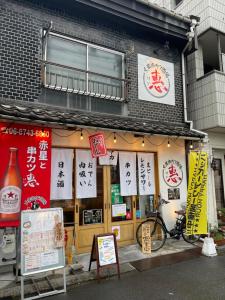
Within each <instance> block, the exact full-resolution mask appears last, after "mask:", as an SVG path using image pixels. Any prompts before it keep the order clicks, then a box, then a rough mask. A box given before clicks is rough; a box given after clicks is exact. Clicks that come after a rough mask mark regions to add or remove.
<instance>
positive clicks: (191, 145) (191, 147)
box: [189, 141, 193, 149]
mask: <svg viewBox="0 0 225 300" xmlns="http://www.w3.org/2000/svg"><path fill="white" fill-rule="evenodd" d="M189 148H190V149H193V142H192V141H191V143H190V146H189Z"/></svg>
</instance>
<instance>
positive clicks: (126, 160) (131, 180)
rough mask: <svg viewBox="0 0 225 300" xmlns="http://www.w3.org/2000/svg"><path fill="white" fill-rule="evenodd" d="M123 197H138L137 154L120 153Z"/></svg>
mask: <svg viewBox="0 0 225 300" xmlns="http://www.w3.org/2000/svg"><path fill="white" fill-rule="evenodd" d="M119 162H120V191H121V196H132V195H137V179H136V152H120V153H119Z"/></svg>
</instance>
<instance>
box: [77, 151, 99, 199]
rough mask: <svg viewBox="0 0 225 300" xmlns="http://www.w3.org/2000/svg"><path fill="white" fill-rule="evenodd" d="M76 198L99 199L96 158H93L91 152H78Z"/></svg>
mask: <svg viewBox="0 0 225 300" xmlns="http://www.w3.org/2000/svg"><path fill="white" fill-rule="evenodd" d="M76 197H77V198H78V199H83V198H95V197H97V189H96V158H92V156H91V152H90V151H89V150H78V149H77V150H76Z"/></svg>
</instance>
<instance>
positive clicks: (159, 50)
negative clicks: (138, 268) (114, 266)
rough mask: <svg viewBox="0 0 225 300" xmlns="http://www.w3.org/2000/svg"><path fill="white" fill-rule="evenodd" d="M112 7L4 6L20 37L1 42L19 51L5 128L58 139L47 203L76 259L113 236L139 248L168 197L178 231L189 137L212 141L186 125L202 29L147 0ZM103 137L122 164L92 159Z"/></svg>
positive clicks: (5, 91)
mask: <svg viewBox="0 0 225 300" xmlns="http://www.w3.org/2000/svg"><path fill="white" fill-rule="evenodd" d="M59 2H60V1H59ZM103 2H104V1H101V0H99V1H95V3H93V1H88V0H87V1H70V0H67V1H65V2H64V3H63V5H62V3H58V2H57V4H52V1H37V2H36V1H29V0H28V1H21V2H17V1H13V0H12V1H11V0H10V1H6V0H3V2H2V3H1V6H0V8H1V11H2V13H3V14H4V16H5V18H4V24H3V25H4V26H5V27H7V28H8V27H9V24H8V22H9V21H10V26H11V27H12V28H13V30H12V32H11V31H4V32H3V33H2V34H3V40H4V41H8V40H10V43H8V42H7V43H4V45H3V46H4V52H3V53H4V55H3V57H2V61H3V63H2V64H3V67H4V68H3V71H2V75H3V80H2V90H1V100H0V118H1V119H0V120H1V122H3V123H5V124H6V127H7V128H9V133H10V134H11V137H13V136H14V134H15V135H20V131H18V134H17V131H16V133H15V132H14V131H12V128H14V125H17V124H29V125H32V126H37V127H38V128H39V131H38V132H40V133H41V134H42V132H45V130H46V128H48V129H49V130H50V131H51V175H50V179H49V189H50V190H51V191H50V197H49V199H48V201H49V202H50V207H62V208H63V210H64V223H65V226H66V236H67V254H68V253H69V251H71V245H72V244H74V243H75V246H76V250H77V252H78V253H84V252H89V251H90V249H91V244H92V240H93V236H94V235H95V234H101V233H106V232H112V231H114V232H116V233H117V235H118V244H119V246H123V245H128V244H133V243H136V236H135V234H136V228H137V226H138V224H139V223H140V222H141V220H143V219H144V218H146V216H147V214H148V212H149V211H152V210H153V209H154V207H155V206H156V205H157V201H158V195H159V194H160V195H161V197H162V198H164V199H166V200H169V201H170V203H169V204H167V205H166V206H164V207H163V208H162V212H163V217H164V218H165V221H166V223H167V225H168V227H169V228H170V227H172V226H173V224H174V220H175V213H174V211H175V210H176V209H179V208H180V207H181V204H182V203H183V202H185V201H186V195H187V164H186V155H187V149H186V140H191V141H192V140H193V141H194V140H197V141H198V140H200V139H202V138H203V137H204V134H202V133H201V132H197V131H194V130H192V128H191V127H190V124H189V123H187V122H185V118H184V107H185V105H184V99H183V90H182V80H183V79H182V59H181V54H182V50H183V48H184V46H185V44H186V43H187V32H188V31H189V30H190V24H191V20H189V19H188V18H183V17H182V18H181V17H179V16H174V15H173V14H171V13H170V12H167V11H166V10H163V11H162V10H158V8H157V6H156V7H155V8H154V7H152V6H151V7H148V6H146V5H144V4H142V3H140V2H139V1H136V0H132V1H125V2H124V3H123V4H121V3H120V1H118V2H117V1H113V4H112V5H113V9H112V7H109V6H108V5H107V4H105V3H103ZM131 2H132V3H131ZM131 4H132V5H131ZM56 6H57V7H56ZM62 12H63V13H62ZM14 14H15V16H16V17H13V18H12V16H14ZM149 14H151V18H150V17H149ZM159 15H160V16H161V17H159ZM88 16H89V17H88ZM90 16H91V17H90ZM165 19H166V22H165V21H163V20H165ZM24 20H26V22H25V23H26V26H25V27H24ZM11 27H10V28H11ZM165 28H166V31H165ZM18 36H20V39H19V41H18V40H17V37H18ZM24 44H26V45H28V46H27V47H24ZM9 55H10V58H11V60H10V62H9V61H8V57H9ZM11 61H13V63H11ZM16 74H17V75H16ZM22 132H23V131H22ZM96 133H102V134H103V137H104V140H105V146H106V149H107V151H109V155H110V156H113V157H114V158H113V159H112V157H111V158H110V159H108V160H109V161H107V159H106V158H104V157H102V158H101V159H100V158H97V159H95V160H93V159H92V158H91V155H90V143H89V137H90V136H92V135H93V134H96ZM17 138H18V137H17ZM34 138H35V136H34ZM112 151H113V153H112ZM112 154H113V155H112ZM60 155H62V158H63V159H64V161H63V160H62V158H61V156H60ZM87 166H90V168H94V170H92V169H85V168H86V167H87ZM64 167H66V168H67V174H65V173H64ZM32 168H33V166H31V169H32ZM82 168H84V170H83V169H82ZM85 172H86V173H85ZM65 175H67V179H65V178H64V177H65ZM144 175H145V176H146V177H148V180H146V177H145V176H144ZM88 176H89V177H88ZM87 177H88V178H89V179H88V180H90V182H89V181H87V180H85V179H86V178H87ZM128 177H129V178H128ZM46 178H47V177H46ZM93 178H94V179H93ZM46 180H47V179H46ZM92 180H94V181H93V182H92ZM147 188H148V190H147V191H146V190H145V189H147Z"/></svg>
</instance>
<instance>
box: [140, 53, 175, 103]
mask: <svg viewBox="0 0 225 300" xmlns="http://www.w3.org/2000/svg"><path fill="white" fill-rule="evenodd" d="M174 91H175V86H174V64H173V63H171V62H168V61H165V60H161V59H156V58H153V57H149V56H145V55H142V54H138V98H139V99H141V100H146V101H152V102H157V103H163V104H167V105H168V104H169V105H175V92H174Z"/></svg>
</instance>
